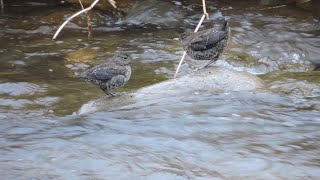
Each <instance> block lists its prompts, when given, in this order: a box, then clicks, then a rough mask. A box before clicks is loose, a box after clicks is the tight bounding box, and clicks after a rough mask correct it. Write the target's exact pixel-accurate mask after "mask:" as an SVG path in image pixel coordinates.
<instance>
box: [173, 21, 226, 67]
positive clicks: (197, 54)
mask: <svg viewBox="0 0 320 180" xmlns="http://www.w3.org/2000/svg"><path fill="white" fill-rule="evenodd" d="M229 36H230V28H229V20H227V19H225V18H223V17H219V18H217V19H216V20H214V26H213V28H210V29H207V30H202V31H198V32H191V33H184V34H182V35H181V36H180V38H179V40H180V42H181V44H182V46H183V49H184V50H185V51H186V52H187V54H188V55H189V56H190V57H192V58H193V59H195V60H210V61H209V63H208V64H207V65H205V66H204V67H208V66H209V65H210V64H212V63H213V62H215V61H216V60H218V58H219V56H220V55H221V54H222V53H223V50H224V48H225V47H226V46H227V43H228V39H229Z"/></svg>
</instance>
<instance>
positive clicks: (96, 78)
mask: <svg viewBox="0 0 320 180" xmlns="http://www.w3.org/2000/svg"><path fill="white" fill-rule="evenodd" d="M131 59H132V58H131V57H130V56H129V55H128V54H127V53H123V52H121V53H117V54H115V55H114V56H113V57H112V58H110V59H108V60H107V61H106V62H104V63H102V64H100V65H97V66H94V67H92V68H90V69H88V70H87V71H85V72H83V73H82V74H80V76H79V77H80V78H84V79H86V80H87V81H90V82H92V83H93V84H95V85H98V86H99V87H100V89H101V90H102V91H104V92H105V93H106V94H107V95H108V96H115V94H114V93H112V92H110V90H111V89H113V88H115V87H119V86H124V85H125V84H126V83H127V82H128V80H129V79H130V76H131V66H130V64H131Z"/></svg>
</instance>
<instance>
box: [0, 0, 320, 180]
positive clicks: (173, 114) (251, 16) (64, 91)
mask: <svg viewBox="0 0 320 180" xmlns="http://www.w3.org/2000/svg"><path fill="white" fill-rule="evenodd" d="M147 2H148V3H141V4H138V5H136V6H133V8H132V10H131V11H130V12H129V13H128V14H129V15H130V16H129V15H128V17H125V16H122V17H118V16H117V15H115V14H112V13H111V14H110V15H101V14H99V13H97V14H94V15H93V23H94V26H93V36H94V38H93V40H91V41H88V40H87V37H86V36H87V34H86V28H85V19H84V17H82V18H78V19H76V20H75V21H73V22H72V23H70V24H69V25H68V26H67V28H66V29H65V30H63V31H62V34H61V35H60V36H59V37H58V39H57V41H52V40H51V37H52V36H53V34H54V32H55V30H56V29H57V27H58V25H59V24H60V23H62V21H63V19H64V18H66V17H68V15H69V16H70V14H72V13H74V12H76V11H77V10H78V9H76V8H70V7H68V6H64V5H59V6H56V5H53V4H46V3H38V2H32V3H22V4H21V3H13V4H9V5H8V6H6V7H5V9H4V12H3V13H2V14H1V15H0V174H1V179H319V178H320V144H319V141H320V131H319V128H320V79H319V77H320V73H319V72H318V71H314V70H315V69H316V67H317V64H320V25H319V21H317V20H315V19H313V17H312V15H311V13H309V12H307V11H304V10H301V9H299V8H297V7H294V6H285V7H281V8H276V9H265V8H264V7H262V6H259V5H257V4H255V3H254V1H252V3H250V2H251V1H248V2H244V1H241V2H237V1H210V2H208V12H209V13H210V15H211V16H212V17H215V16H219V15H220V14H223V15H224V16H227V17H229V18H231V24H230V26H231V30H232V35H231V39H230V43H229V45H228V48H227V50H226V52H225V54H224V55H223V56H221V57H220V60H219V61H218V62H217V63H216V65H218V66H224V67H227V68H231V69H235V70H243V71H248V72H250V73H253V74H256V75H257V76H259V77H260V78H261V79H262V80H263V81H265V84H266V90H265V91H262V92H228V93H217V94H209V93H195V94H194V96H190V97H187V98H186V97H184V98H179V97H174V98H167V99H164V100H161V101H158V103H155V104H150V105H148V106H141V107H136V108H135V107H131V108H116V109H112V110H106V111H101V112H95V113H90V114H85V115H76V112H77V111H78V110H79V109H80V108H81V106H82V105H83V104H85V103H87V102H89V101H91V100H95V99H99V98H101V97H103V96H104V94H103V92H102V91H101V90H99V89H98V88H97V87H95V86H93V85H91V84H88V83H86V82H84V81H82V80H81V79H78V78H77V77H76V73H77V72H81V71H83V70H84V69H86V68H88V67H89V66H92V65H95V64H98V63H100V62H102V61H103V60H104V59H106V58H108V57H111V56H112V55H113V52H115V51H117V50H120V49H122V50H124V51H126V52H128V53H130V54H131V55H132V57H133V59H134V63H133V65H132V68H133V74H132V77H131V79H130V81H129V82H128V84H127V85H126V86H125V87H123V88H121V89H119V91H121V92H131V91H134V90H137V89H139V88H141V87H145V86H148V85H151V84H154V83H157V82H161V81H164V80H166V79H169V78H172V76H173V73H174V70H175V67H176V66H177V64H178V61H179V59H180V56H181V55H182V53H183V51H182V47H181V46H180V44H179V42H178V41H177V40H176V38H177V37H178V36H179V35H180V34H181V33H182V32H184V31H186V29H189V30H192V29H193V28H194V27H195V26H196V24H197V22H198V20H199V18H200V17H201V10H202V9H201V6H200V4H199V3H200V1H199V2H198V1H189V2H188V3H186V2H184V1H183V2H180V1H156V0H148V1H147ZM150 3H151V4H153V5H150ZM144 6H146V7H145V8H144ZM145 9H148V11H147V10H145ZM148 13H149V14H148ZM150 14H151V15H150ZM159 17H162V18H159ZM59 18H60V19H59ZM159 19H161V20H159ZM157 20H158V21H157ZM207 26H210V22H208V21H205V22H204V27H202V28H205V27H207ZM187 62H188V63H189V65H187V64H185V65H184V66H183V68H182V72H181V76H182V75H183V74H186V73H188V72H190V71H192V68H194V66H197V65H198V64H197V62H193V61H192V60H191V59H190V58H189V59H187ZM177 91H179V90H178V89H177ZM155 98H156V97H155Z"/></svg>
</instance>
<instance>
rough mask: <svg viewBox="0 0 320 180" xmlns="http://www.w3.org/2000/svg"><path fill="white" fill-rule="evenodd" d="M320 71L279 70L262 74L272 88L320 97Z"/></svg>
mask: <svg viewBox="0 0 320 180" xmlns="http://www.w3.org/2000/svg"><path fill="white" fill-rule="evenodd" d="M319 76H320V72H319V71H312V72H283V71H277V72H272V73H268V74H265V75H262V76H260V77H261V78H262V79H263V80H265V82H266V83H267V86H268V87H269V89H270V90H272V91H273V92H276V93H281V94H286V95H290V96H295V97H301V98H305V97H307V98H309V97H320V79H319Z"/></svg>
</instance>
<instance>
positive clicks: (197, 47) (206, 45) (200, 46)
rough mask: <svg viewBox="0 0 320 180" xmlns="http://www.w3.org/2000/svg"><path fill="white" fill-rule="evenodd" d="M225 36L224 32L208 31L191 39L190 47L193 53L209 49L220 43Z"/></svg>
mask: <svg viewBox="0 0 320 180" xmlns="http://www.w3.org/2000/svg"><path fill="white" fill-rule="evenodd" d="M226 35H227V32H226V31H210V32H208V33H204V34H201V35H200V36H198V37H197V38H195V39H193V41H192V42H191V44H190V47H191V49H192V50H194V51H202V50H206V49H210V48H212V47H214V46H215V45H216V44H217V43H218V42H220V41H221V40H222V39H223V38H224V37H225V36H226Z"/></svg>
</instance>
